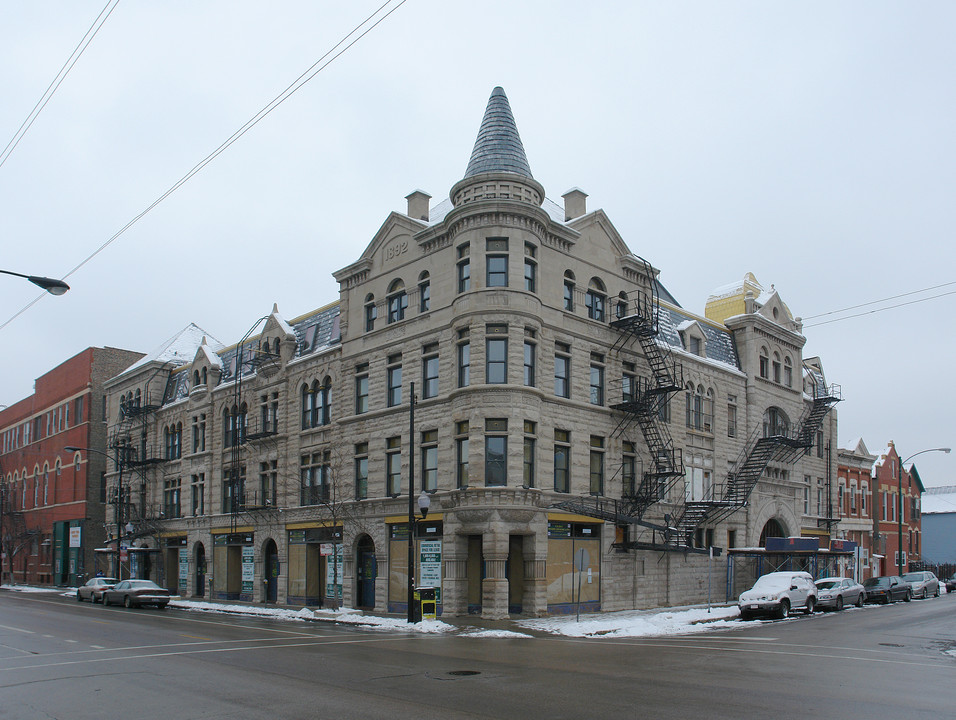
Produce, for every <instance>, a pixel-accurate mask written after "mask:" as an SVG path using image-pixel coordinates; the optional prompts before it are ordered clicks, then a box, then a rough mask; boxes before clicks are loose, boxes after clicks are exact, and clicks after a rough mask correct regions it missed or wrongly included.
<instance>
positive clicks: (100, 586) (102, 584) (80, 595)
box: [76, 577, 119, 603]
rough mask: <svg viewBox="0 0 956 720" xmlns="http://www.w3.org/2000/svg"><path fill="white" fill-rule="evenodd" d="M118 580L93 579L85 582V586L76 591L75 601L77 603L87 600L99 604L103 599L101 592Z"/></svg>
mask: <svg viewBox="0 0 956 720" xmlns="http://www.w3.org/2000/svg"><path fill="white" fill-rule="evenodd" d="M118 582H119V580H117V579H116V578H110V577H95V578H93V579H91V580H87V581H86V583H85V584H83V585H80V586H79V587H78V588H77V589H76V599H77V601H78V602H83V601H84V600H89V601H90V602H91V603H95V602H99V601H100V600H102V599H103V591H104V590H109V589H110V588H111V587H113V586H114V585H115V584H116V583H118Z"/></svg>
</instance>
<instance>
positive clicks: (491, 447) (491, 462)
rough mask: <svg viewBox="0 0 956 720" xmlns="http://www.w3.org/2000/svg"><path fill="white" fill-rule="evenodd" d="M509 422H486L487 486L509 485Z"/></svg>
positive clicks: (503, 420)
mask: <svg viewBox="0 0 956 720" xmlns="http://www.w3.org/2000/svg"><path fill="white" fill-rule="evenodd" d="M507 463H508V421H507V420H506V419H490V418H489V419H487V420H485V486H486V487H497V486H504V485H507V484H508V464H507Z"/></svg>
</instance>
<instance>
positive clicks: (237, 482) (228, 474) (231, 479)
mask: <svg viewBox="0 0 956 720" xmlns="http://www.w3.org/2000/svg"><path fill="white" fill-rule="evenodd" d="M245 505H246V466H245V465H240V466H239V472H238V473H237V474H233V471H232V468H225V469H224V470H223V471H222V512H224V513H232V512H237V511H239V510H242V509H243V508H244V507H245Z"/></svg>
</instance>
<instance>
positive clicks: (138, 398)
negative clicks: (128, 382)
mask: <svg viewBox="0 0 956 720" xmlns="http://www.w3.org/2000/svg"><path fill="white" fill-rule="evenodd" d="M142 400H143V397H142V395H141V394H140V392H139V388H136V394H135V395H134V396H133V407H134V408H135V409H137V410H139V408H140V407H142V405H141V403H142Z"/></svg>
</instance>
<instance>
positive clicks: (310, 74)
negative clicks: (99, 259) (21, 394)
mask: <svg viewBox="0 0 956 720" xmlns="http://www.w3.org/2000/svg"><path fill="white" fill-rule="evenodd" d="M393 2H394V0H386V2H384V3H383V4H382V5H380V6H379V7H378V9H376V10H375V11H374V12H373V13H372V14H371V15H369V16H368V17H367V18H365V20H363V21H362V22H360V23H359V24H358V25H356V26H355V27H354V28H353V29H352V30H351V31H350V32H349V33H347V34H346V35H345V36H344V37H343V38H342V39H341V40H339V41H338V42H337V43H336V44H335V45H334V46H332V48H331V49H330V50H328V51H327V52H326V53H325V54H324V55H323V56H322V57H320V58H319V59H318V60H316V61H315V62H314V63H313V64H312V66H311V67H309V69H308V70H306V71H305V72H304V73H302V74H301V75H299V77H298V78H296V79H295V81H294V82H292V84H291V85H289V86H288V87H287V88H286V89H285V90H283V91H282V92H281V93H279V94H278V95H277V96H276V97H275V98H273V99H272V101H271V102H269V103H268V104H267V105H265V106H264V107H263V108H262V109H261V110H260V111H259V112H257V113H256V114H255V115H253V116H252V118H250V119H249V120H248V121H246V123H245V124H244V125H243V126H242V127H240V128H239V129H238V130H236V131H235V132H234V133H233V134H232V135H230V136H229V138H228V139H226V140H225V142H223V143H222V144H221V145H220V146H219V147H217V148H216V149H215V150H213V151H212V152H211V153H209V154H208V155H207V156H206V157H205V158H203V159H202V160H200V161H199V162H198V163H197V164H196V165H194V166H193V168H192V169H191V170H190V171H189V172H187V173H186V174H185V175H183V176H182V177H181V178H180V179H179V180H177V181H176V182H175V183H173V185H172V186H170V188H169V189H168V190H166V192H164V193H163V194H162V195H160V196H159V197H158V198H157V199H156V200H154V201H153V202H152V203H151V204H150V205H149V206H148V207H147V208H146V209H145V210H143V211H142V212H140V213H139V214H138V215H136V216H135V217H134V218H133V219H132V220H130V221H129V222H128V223H126V224H125V225H124V226H123V227H121V228H120V229H119V230H117V231H116V232H115V233H114V234H113V235H112V236H111V237H110V238H109V239H108V240H107V241H106V242H104V243H103V244H102V245H100V246H99V247H98V248H96V250H94V251H93V252H92V253H90V254H89V255H88V256H87V257H86V258H84V259H83V261H82V262H80V263H78V264H77V265H76V266H75V267H74V268H73V269H72V270H70V271H69V272H68V273H67V274H66V275H64V276H63V277H62V278H61V279H63V280H65V279H66V278H68V277H70V276H71V275H73V274H74V273H75V272H76V271H77V270H79V269H80V268H82V267H83V266H84V265H86V264H87V263H88V262H90V261H91V260H92V259H93V258H95V257H96V256H97V255H99V254H100V253H101V252H103V251H104V250H105V249H106V248H107V247H109V246H110V245H111V244H113V242H114V241H116V240H117V239H119V238H120V237H121V236H122V235H123V234H124V233H125V232H126V231H127V230H129V229H130V228H131V227H133V225H135V224H136V223H137V222H139V221H140V220H142V219H143V217H145V216H146V215H147V214H148V213H149V212H150V211H151V210H153V208H155V207H156V206H157V205H159V204H160V203H161V202H163V200H165V199H166V198H168V197H169V196H170V195H172V194H173V193H174V192H176V191H177V190H178V189H179V188H181V187H182V186H183V185H185V184H186V183H187V182H188V181H189V180H190V179H191V178H192V177H193V176H194V175H195V174H196V173H198V172H199V171H200V170H202V169H203V168H204V167H206V166H207V165H208V164H209V163H211V162H212V161H213V160H215V159H216V158H217V157H219V155H221V154H222V153H223V152H225V150H226V149H227V148H228V147H229V146H230V145H232V144H233V143H234V142H236V141H237V140H238V139H239V138H241V137H242V136H243V135H245V134H246V133H247V132H249V130H251V129H252V128H253V127H255V126H256V125H257V124H258V123H259V121H260V120H262V119H263V118H265V117H266V116H267V115H268V114H269V113H271V112H272V111H273V110H275V109H276V108H277V107H278V106H279V105H281V104H282V103H283V102H285V101H286V100H288V99H289V98H290V97H291V96H292V95H293V94H294V93H295V92H296V91H297V90H299V89H300V88H301V87H302V86H303V85H305V84H306V83H308V82H309V81H310V80H312V78H314V77H315V76H316V75H318V74H319V73H320V72H322V71H323V70H324V69H325V68H327V67H328V66H329V65H331V64H332V63H333V62H335V60H337V59H338V58H339V57H341V56H342V54H343V53H345V52H346V51H347V50H349V48H351V47H352V46H353V45H355V43H357V42H358V41H359V40H361V39H362V38H363V37H365V36H366V35H368V33H370V32H371V31H372V30H374V29H375V28H376V27H378V25H379V24H380V23H381V22H383V21H384V20H385V19H386V18H388V17H389V16H390V15H391V14H392V13H393V12H395V11H396V10H398V9H399V8H400V7H401V6H402V5H404V4H405V3H406V2H407V0H399V2H398V3H397V4H396V5H395V6H394V7H392V8H391V9H390V10H388V12H386V13H384V14H382V11H383V10H384V9H385V8H386V7H388V6H389V5H391V4H392V3H393ZM379 15H381V17H378V16H379ZM376 18H377V19H376ZM373 20H374V22H373ZM44 295H46V293H43V294H41V295H38V296H37V297H35V298H34V299H33V300H31V301H30V302H29V303H27V304H26V305H24V306H23V307H22V308H20V309H19V310H18V311H17V312H16V313H15V314H14V315H13V316H12V317H10V318H9V319H8V320H6V321H5V322H4V323H3V324H2V325H0V330H3V329H4V328H5V327H7V325H9V324H10V323H11V322H13V321H14V320H16V319H17V318H18V317H20V316H21V315H22V314H23V313H25V312H26V311H27V310H29V309H30V308H31V307H33V306H34V305H35V304H36V303H38V302H39V301H40V300H42V299H43V296H44Z"/></svg>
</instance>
